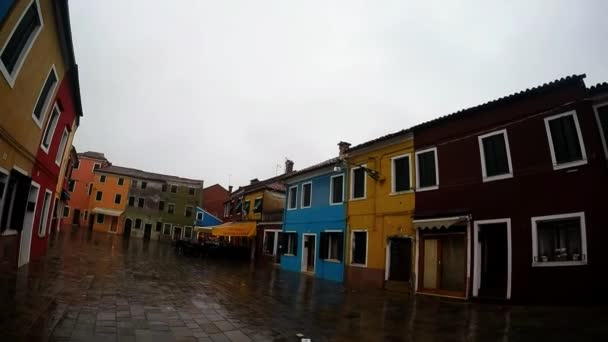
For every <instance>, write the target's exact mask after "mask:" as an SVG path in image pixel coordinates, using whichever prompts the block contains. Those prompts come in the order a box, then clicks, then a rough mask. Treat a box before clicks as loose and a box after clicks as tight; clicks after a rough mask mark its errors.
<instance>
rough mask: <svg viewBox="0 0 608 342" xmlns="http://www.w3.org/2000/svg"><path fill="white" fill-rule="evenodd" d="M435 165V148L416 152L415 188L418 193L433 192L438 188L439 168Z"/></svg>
mask: <svg viewBox="0 0 608 342" xmlns="http://www.w3.org/2000/svg"><path fill="white" fill-rule="evenodd" d="M437 164H438V163H437V148H436V147H433V148H430V149H428V150H423V151H418V152H416V188H417V189H418V190H419V191H424V190H433V189H437V188H438V187H439V167H438V165H437Z"/></svg>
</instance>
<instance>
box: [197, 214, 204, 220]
mask: <svg viewBox="0 0 608 342" xmlns="http://www.w3.org/2000/svg"><path fill="white" fill-rule="evenodd" d="M196 220H197V221H202V220H203V213H202V212H198V213H196Z"/></svg>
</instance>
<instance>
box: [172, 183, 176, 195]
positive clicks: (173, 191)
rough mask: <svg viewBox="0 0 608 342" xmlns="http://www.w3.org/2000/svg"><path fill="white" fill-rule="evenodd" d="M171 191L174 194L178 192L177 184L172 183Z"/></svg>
mask: <svg viewBox="0 0 608 342" xmlns="http://www.w3.org/2000/svg"><path fill="white" fill-rule="evenodd" d="M171 192H172V193H174V194H176V193H177V185H171Z"/></svg>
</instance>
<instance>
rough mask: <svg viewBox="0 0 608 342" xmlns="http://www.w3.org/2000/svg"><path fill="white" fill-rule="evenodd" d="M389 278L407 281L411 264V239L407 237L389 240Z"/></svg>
mask: <svg viewBox="0 0 608 342" xmlns="http://www.w3.org/2000/svg"><path fill="white" fill-rule="evenodd" d="M389 260H390V268H389V277H388V279H389V280H396V281H409V280H410V274H411V268H412V267H411V265H412V241H411V240H410V239H407V238H392V239H391V240H390V259H389Z"/></svg>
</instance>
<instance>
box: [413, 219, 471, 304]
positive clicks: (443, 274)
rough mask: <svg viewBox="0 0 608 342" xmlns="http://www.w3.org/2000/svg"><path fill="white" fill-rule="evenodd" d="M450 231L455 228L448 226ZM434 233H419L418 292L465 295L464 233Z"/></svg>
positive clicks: (465, 259) (465, 257) (455, 295)
mask: <svg viewBox="0 0 608 342" xmlns="http://www.w3.org/2000/svg"><path fill="white" fill-rule="evenodd" d="M450 229H451V230H456V229H454V228H450ZM465 229H466V228H464V227H463V228H462V229H461V230H463V232H462V233H457V232H453V233H434V234H424V235H422V241H421V242H420V244H421V253H420V263H421V267H420V270H421V273H422V274H421V277H420V282H421V284H419V285H420V286H419V288H420V291H421V292H428V293H435V294H440V295H445V296H453V297H465V290H466V263H467V251H466V234H465V233H464V230H465Z"/></svg>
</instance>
